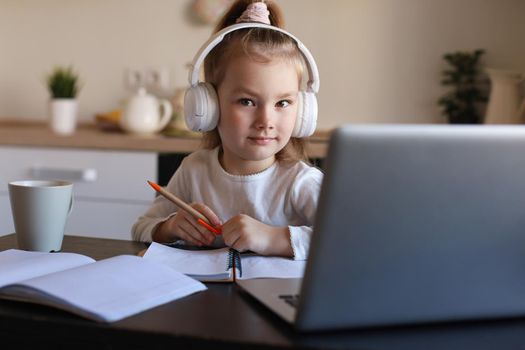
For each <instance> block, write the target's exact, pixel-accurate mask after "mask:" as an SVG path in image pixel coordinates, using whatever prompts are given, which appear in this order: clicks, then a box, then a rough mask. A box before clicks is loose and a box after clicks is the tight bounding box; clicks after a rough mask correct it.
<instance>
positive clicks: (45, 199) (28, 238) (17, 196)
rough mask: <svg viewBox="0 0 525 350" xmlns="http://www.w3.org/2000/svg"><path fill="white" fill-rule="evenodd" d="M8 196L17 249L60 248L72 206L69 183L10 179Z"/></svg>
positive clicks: (58, 249) (53, 249) (51, 249)
mask: <svg viewBox="0 0 525 350" xmlns="http://www.w3.org/2000/svg"><path fill="white" fill-rule="evenodd" d="M9 199H10V201H11V210H12V213H13V222H14V225H15V231H16V238H17V242H18V248H19V249H24V250H34V251H41V252H52V251H55V252H58V251H60V250H61V249H62V240H63V238H64V229H65V226H66V221H67V217H68V216H69V214H70V213H71V210H72V209H73V184H72V183H71V182H67V181H36V180H26V181H14V182H10V183H9Z"/></svg>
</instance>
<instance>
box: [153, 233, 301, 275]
mask: <svg viewBox="0 0 525 350" xmlns="http://www.w3.org/2000/svg"><path fill="white" fill-rule="evenodd" d="M144 259H146V260H152V261H155V262H158V263H162V264H164V265H167V266H169V267H171V268H173V269H174V270H176V271H178V272H182V273H183V274H185V275H187V276H189V277H192V278H195V279H197V280H199V281H205V282H233V281H235V280H241V279H252V278H265V277H268V278H270V277H271V278H300V277H302V276H303V273H304V268H305V266H306V262H305V261H297V260H293V259H287V258H280V257H267V256H260V255H256V254H253V253H250V254H246V253H239V252H238V251H236V250H235V249H231V248H220V249H210V250H188V249H181V247H179V248H177V247H170V246H166V245H163V244H159V243H155V242H153V243H151V245H150V246H149V248H148V250H147V251H146V253H145V254H144Z"/></svg>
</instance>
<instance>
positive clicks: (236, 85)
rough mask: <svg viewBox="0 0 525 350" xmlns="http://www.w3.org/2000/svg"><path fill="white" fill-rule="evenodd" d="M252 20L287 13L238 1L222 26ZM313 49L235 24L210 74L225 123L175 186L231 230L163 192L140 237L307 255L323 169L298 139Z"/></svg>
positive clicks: (208, 65) (211, 58)
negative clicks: (201, 219) (307, 52)
mask: <svg viewBox="0 0 525 350" xmlns="http://www.w3.org/2000/svg"><path fill="white" fill-rule="evenodd" d="M244 22H248V23H250V22H260V23H266V24H269V25H272V26H275V27H281V26H282V22H283V20H282V16H281V14H280V11H279V9H278V8H277V7H276V5H274V4H272V3H270V2H268V1H267V2H265V3H263V2H255V3H254V2H252V1H250V0H238V1H236V2H235V3H234V4H233V5H232V6H231V8H230V10H229V11H228V12H227V13H226V14H225V15H224V17H223V19H222V20H221V21H220V23H219V25H218V26H217V28H216V31H219V30H221V29H223V28H226V27H229V26H231V25H233V24H235V23H244ZM303 55H304V52H303V54H302V53H301V51H300V50H299V48H298V46H297V43H296V42H295V41H294V40H293V39H292V38H291V37H290V35H285V34H283V33H281V32H279V31H278V30H273V29H268V28H245V29H239V30H235V31H233V32H231V33H229V34H227V35H226V36H225V38H224V39H223V40H222V42H220V43H219V44H218V45H217V46H215V47H214V48H213V49H212V50H211V51H210V52H209V53H208V55H207V56H206V59H205V60H204V72H205V80H206V82H207V83H209V84H211V85H210V86H212V89H214V90H215V91H216V94H217V99H218V111H219V116H218V123H217V126H216V127H215V128H214V129H212V130H211V131H209V132H206V133H205V134H204V144H205V149H203V150H199V151H196V152H194V153H192V154H191V155H189V156H188V157H186V158H185V159H184V160H183V162H182V164H181V166H180V167H179V168H178V169H177V171H176V172H175V174H174V175H173V177H172V178H171V180H170V181H169V183H168V185H167V187H166V189H167V190H168V191H169V192H171V193H173V194H175V195H176V196H178V197H179V198H181V199H182V200H184V201H186V202H187V203H191V205H192V207H194V208H195V209H197V210H198V211H200V212H201V213H202V214H204V215H205V216H206V217H207V218H208V220H209V221H210V222H211V224H212V225H214V226H219V225H220V226H222V235H220V236H216V235H215V234H213V233H212V232H210V231H208V230H207V229H205V228H204V227H202V226H200V225H198V224H197V222H196V219H195V218H194V217H192V216H191V215H190V214H189V213H187V212H186V211H184V210H181V209H179V208H178V207H176V206H175V205H174V204H172V203H171V202H170V201H168V200H166V199H165V198H164V197H161V196H159V197H157V198H156V199H155V201H154V202H153V204H152V206H151V208H150V209H149V210H148V211H147V212H146V213H145V214H144V215H143V216H141V217H140V218H139V219H138V220H137V222H136V223H135V224H134V225H133V228H132V232H133V237H134V239H136V240H140V241H151V240H153V241H157V242H172V241H175V240H184V241H185V242H186V243H188V244H193V245H197V246H224V245H227V246H230V247H232V248H235V249H237V250H239V251H241V252H242V251H247V250H250V251H253V252H256V253H258V254H262V255H279V256H285V257H293V258H295V259H301V260H304V259H306V257H307V254H308V249H309V244H310V236H311V234H312V225H313V220H314V216H315V212H316V208H317V198H318V195H319V190H320V186H321V181H322V173H321V172H320V171H319V170H318V169H317V168H314V167H311V166H309V165H307V164H306V163H305V162H304V161H303V160H304V159H305V158H306V157H305V152H304V144H303V141H302V140H301V139H300V138H296V137H292V133H293V132H294V126H295V124H296V118H297V116H298V113H301V111H299V110H298V108H300V106H301V103H304V101H301V93H302V92H301V91H300V86H301V82H302V80H303V75H304V70H305V69H304V67H303V64H304V63H303ZM314 64H315V63H314ZM308 68H309V71H310V74H311V70H312V69H311V67H308ZM316 72H317V71H316ZM310 79H311V77H310ZM185 108H187V107H185ZM314 122H315V120H314ZM314 125H315V124H314Z"/></svg>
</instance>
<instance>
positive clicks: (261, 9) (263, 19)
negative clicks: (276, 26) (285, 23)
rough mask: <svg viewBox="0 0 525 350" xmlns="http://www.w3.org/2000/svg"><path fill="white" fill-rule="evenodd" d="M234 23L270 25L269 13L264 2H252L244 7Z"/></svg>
mask: <svg viewBox="0 0 525 350" xmlns="http://www.w3.org/2000/svg"><path fill="white" fill-rule="evenodd" d="M235 22H236V23H242V22H260V23H264V24H271V23H270V11H268V7H267V6H266V4H265V3H264V2H252V3H251V4H249V5H248V7H246V10H244V12H243V13H242V15H241V16H240V17H239V18H237V21H235Z"/></svg>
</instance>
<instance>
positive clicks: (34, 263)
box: [0, 249, 95, 287]
mask: <svg viewBox="0 0 525 350" xmlns="http://www.w3.org/2000/svg"><path fill="white" fill-rule="evenodd" d="M94 262H95V260H93V259H91V258H90V257H87V256H84V255H80V254H74V253H43V252H27V251H25V250H18V249H9V250H5V251H3V252H0V287H3V286H5V285H7V284H11V283H15V282H19V281H23V280H26V279H29V278H33V277H37V276H42V275H46V274H48V273H52V272H56V271H62V270H66V269H70V268H72V267H77V266H80V265H85V264H90V263H94Z"/></svg>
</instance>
